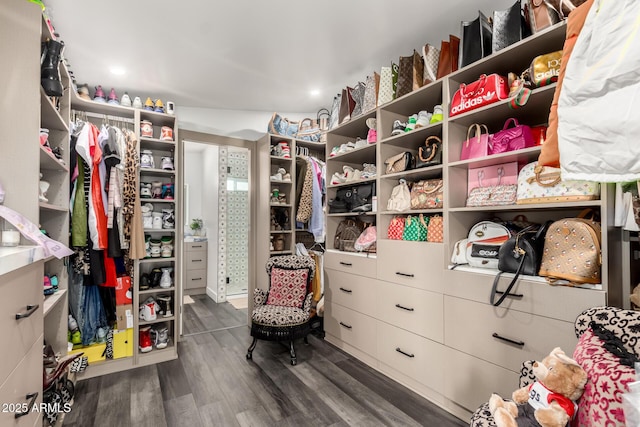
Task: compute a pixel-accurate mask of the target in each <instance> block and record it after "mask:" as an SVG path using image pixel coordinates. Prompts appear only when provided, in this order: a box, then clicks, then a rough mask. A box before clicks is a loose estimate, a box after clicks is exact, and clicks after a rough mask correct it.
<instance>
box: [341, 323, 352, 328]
mask: <svg viewBox="0 0 640 427" xmlns="http://www.w3.org/2000/svg"><path fill="white" fill-rule="evenodd" d="M340 326H344V327H345V328H347V329H352V328H353V326H350V325H347V324H346V323H342V322H340Z"/></svg>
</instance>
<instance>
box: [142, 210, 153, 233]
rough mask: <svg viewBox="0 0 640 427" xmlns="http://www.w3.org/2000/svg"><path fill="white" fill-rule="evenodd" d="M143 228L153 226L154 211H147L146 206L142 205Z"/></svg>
mask: <svg viewBox="0 0 640 427" xmlns="http://www.w3.org/2000/svg"><path fill="white" fill-rule="evenodd" d="M142 228H144V229H149V228H153V213H152V212H151V211H146V212H145V210H144V206H143V207H142Z"/></svg>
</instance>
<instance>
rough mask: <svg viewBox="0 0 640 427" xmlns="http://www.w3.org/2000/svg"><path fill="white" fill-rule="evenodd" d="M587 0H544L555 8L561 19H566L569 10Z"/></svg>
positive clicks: (571, 10)
mask: <svg viewBox="0 0 640 427" xmlns="http://www.w3.org/2000/svg"><path fill="white" fill-rule="evenodd" d="M585 1H587V0H546V2H547V3H548V4H549V5H550V6H551V7H552V8H553V9H555V10H556V11H557V12H558V13H559V14H560V15H561V16H562V18H563V19H566V18H567V17H568V16H569V14H570V13H571V12H573V11H574V10H575V9H576V8H577V7H578V6H580V5H581V4H582V3H584V2H585Z"/></svg>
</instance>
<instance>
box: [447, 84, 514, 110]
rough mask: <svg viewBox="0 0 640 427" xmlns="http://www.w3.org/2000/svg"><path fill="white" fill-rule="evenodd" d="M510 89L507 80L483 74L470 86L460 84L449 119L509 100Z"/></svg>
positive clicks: (452, 103)
mask: <svg viewBox="0 0 640 427" xmlns="http://www.w3.org/2000/svg"><path fill="white" fill-rule="evenodd" d="M508 97H509V88H508V87H507V79H506V78H504V77H502V76H499V75H498V74H490V75H488V76H487V75H486V74H482V75H481V76H480V78H479V79H478V80H476V81H475V82H473V83H469V84H468V85H466V84H464V83H460V88H459V89H458V90H457V91H456V93H454V94H453V99H452V100H451V112H450V114H449V117H453V116H457V115H458V114H462V113H466V112H467V111H471V110H475V109H476V108H480V107H483V106H485V105H489V104H493V103H494V102H498V101H501V100H503V99H507V98H508Z"/></svg>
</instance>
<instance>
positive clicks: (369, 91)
mask: <svg viewBox="0 0 640 427" xmlns="http://www.w3.org/2000/svg"><path fill="white" fill-rule="evenodd" d="M366 86H367V88H366V89H365V91H364V100H363V103H362V112H363V113H368V112H369V111H371V110H373V109H374V108H376V105H378V90H379V88H380V74H378V73H376V72H375V71H374V73H373V74H372V75H370V76H367V81H366Z"/></svg>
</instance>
